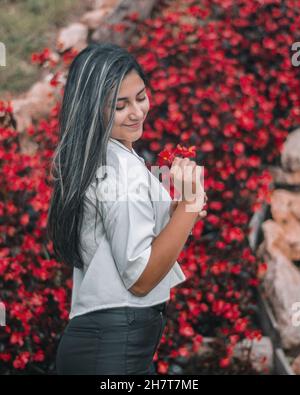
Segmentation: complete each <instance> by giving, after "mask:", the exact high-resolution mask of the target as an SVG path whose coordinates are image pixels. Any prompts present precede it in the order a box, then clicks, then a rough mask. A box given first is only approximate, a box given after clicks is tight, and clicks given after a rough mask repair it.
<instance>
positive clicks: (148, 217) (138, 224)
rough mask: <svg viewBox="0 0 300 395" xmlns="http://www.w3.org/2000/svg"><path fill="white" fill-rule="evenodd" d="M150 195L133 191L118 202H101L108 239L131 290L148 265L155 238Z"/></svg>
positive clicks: (117, 263)
mask: <svg viewBox="0 0 300 395" xmlns="http://www.w3.org/2000/svg"><path fill="white" fill-rule="evenodd" d="M146 196H147V194H146V193H142V194H137V193H135V192H132V191H131V192H130V191H129V192H127V193H125V194H123V195H122V196H120V197H118V198H117V200H116V201H101V207H102V213H103V225H104V229H105V232H106V236H107V239H108V242H109V244H110V246H111V252H112V256H113V258H114V261H115V264H116V267H117V270H118V272H119V274H120V277H121V279H122V281H123V283H124V286H125V287H126V289H127V290H128V289H129V288H130V287H131V286H132V285H133V284H134V283H135V282H136V281H137V280H138V278H139V277H140V276H141V274H142V272H143V271H144V269H145V267H146V266H147V263H148V261H149V258H150V254H151V249H152V241H153V239H154V238H155V233H154V228H155V218H154V210H153V206H152V202H151V200H150V196H147V197H146Z"/></svg>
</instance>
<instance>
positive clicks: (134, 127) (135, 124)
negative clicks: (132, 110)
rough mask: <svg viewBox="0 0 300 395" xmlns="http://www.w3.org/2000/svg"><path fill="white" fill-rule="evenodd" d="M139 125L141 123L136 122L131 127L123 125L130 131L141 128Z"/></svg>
mask: <svg viewBox="0 0 300 395" xmlns="http://www.w3.org/2000/svg"><path fill="white" fill-rule="evenodd" d="M141 124H142V122H138V123H134V124H132V125H125V126H127V127H128V128H130V129H137V128H138V127H140V126H141Z"/></svg>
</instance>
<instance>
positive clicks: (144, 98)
mask: <svg viewBox="0 0 300 395" xmlns="http://www.w3.org/2000/svg"><path fill="white" fill-rule="evenodd" d="M144 100H146V96H144V97H143V98H142V99H138V100H137V101H144ZM124 108H125V106H124V107H116V110H124Z"/></svg>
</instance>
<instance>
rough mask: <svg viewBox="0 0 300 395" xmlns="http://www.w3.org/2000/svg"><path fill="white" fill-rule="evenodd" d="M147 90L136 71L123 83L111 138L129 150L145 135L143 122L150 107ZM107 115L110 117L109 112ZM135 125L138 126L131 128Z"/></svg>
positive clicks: (129, 74)
mask: <svg viewBox="0 0 300 395" xmlns="http://www.w3.org/2000/svg"><path fill="white" fill-rule="evenodd" d="M146 89H147V88H146V86H145V83H144V81H143V80H142V78H141V77H140V76H139V74H138V73H137V72H136V71H135V70H133V71H131V72H130V73H128V74H127V76H126V77H125V78H124V79H123V81H122V82H121V86H120V90H119V94H118V97H117V105H116V112H115V119H114V124H113V127H112V131H111V137H113V138H115V139H117V140H120V141H121V142H122V143H123V144H124V145H125V146H126V147H128V148H129V149H131V148H132V142H134V141H136V140H138V139H139V138H140V137H141V136H142V134H143V122H144V120H145V118H146V116H147V113H148V111H149V107H150V105H149V99H148V95H147V93H146ZM105 114H106V116H107V115H108V113H107V110H106V112H105ZM135 123H137V125H134V126H130V125H133V124H135Z"/></svg>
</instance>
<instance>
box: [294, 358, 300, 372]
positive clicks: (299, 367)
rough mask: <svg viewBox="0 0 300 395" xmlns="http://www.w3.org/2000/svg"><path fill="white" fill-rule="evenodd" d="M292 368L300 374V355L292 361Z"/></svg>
mask: <svg viewBox="0 0 300 395" xmlns="http://www.w3.org/2000/svg"><path fill="white" fill-rule="evenodd" d="M292 369H293V371H294V373H295V374H299V375H300V355H298V357H297V358H296V359H295V360H294V362H293V363H292Z"/></svg>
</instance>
